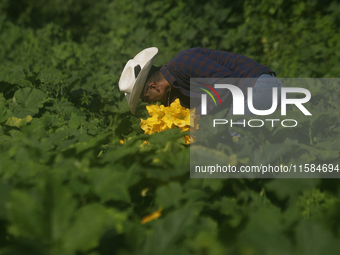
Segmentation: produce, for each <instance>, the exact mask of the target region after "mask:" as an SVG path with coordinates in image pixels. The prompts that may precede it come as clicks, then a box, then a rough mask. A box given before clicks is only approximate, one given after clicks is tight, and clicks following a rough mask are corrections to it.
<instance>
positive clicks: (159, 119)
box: [140, 99, 199, 144]
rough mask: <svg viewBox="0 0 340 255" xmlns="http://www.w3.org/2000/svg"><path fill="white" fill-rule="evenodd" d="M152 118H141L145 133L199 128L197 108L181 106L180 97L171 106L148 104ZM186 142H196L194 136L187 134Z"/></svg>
mask: <svg viewBox="0 0 340 255" xmlns="http://www.w3.org/2000/svg"><path fill="white" fill-rule="evenodd" d="M146 109H147V110H148V112H149V114H150V116H151V117H150V118H148V119H146V120H143V119H141V123H140V127H141V128H142V129H143V130H144V133H145V134H149V135H152V134H154V133H157V132H161V131H164V130H166V129H171V128H177V127H178V128H180V129H181V130H182V131H189V130H190V131H192V132H195V131H196V130H197V129H198V123H197V121H198V119H199V116H198V115H195V109H191V110H190V109H187V108H185V107H183V106H181V104H180V101H179V99H176V100H175V101H174V102H173V103H172V104H171V105H170V106H168V107H165V106H164V105H160V106H159V105H148V106H146ZM184 141H185V143H186V144H190V142H191V143H192V142H195V139H194V137H192V136H190V135H186V136H185V137H184Z"/></svg>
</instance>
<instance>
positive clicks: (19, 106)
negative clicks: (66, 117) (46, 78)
mask: <svg viewBox="0 0 340 255" xmlns="http://www.w3.org/2000/svg"><path fill="white" fill-rule="evenodd" d="M46 100H47V96H46V94H45V93H44V92H42V91H41V90H38V89H35V88H29V87H27V88H23V89H19V90H17V91H16V92H15V94H14V97H13V101H14V104H13V105H12V108H13V115H14V116H15V117H18V118H22V117H26V116H27V115H31V116H34V115H35V114H37V113H38V112H39V108H42V107H43V106H44V105H43V103H44V102H45V101H46Z"/></svg>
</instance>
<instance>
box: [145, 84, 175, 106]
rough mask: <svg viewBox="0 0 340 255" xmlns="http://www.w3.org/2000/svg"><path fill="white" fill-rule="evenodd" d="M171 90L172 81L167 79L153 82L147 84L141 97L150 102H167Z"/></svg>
mask: <svg viewBox="0 0 340 255" xmlns="http://www.w3.org/2000/svg"><path fill="white" fill-rule="evenodd" d="M169 90H170V83H169V82H168V81H167V80H166V79H163V80H161V81H158V82H152V83H150V84H148V85H146V86H145V88H144V92H143V93H142V96H141V99H142V100H143V102H148V103H154V102H161V103H166V101H167V96H168V92H169Z"/></svg>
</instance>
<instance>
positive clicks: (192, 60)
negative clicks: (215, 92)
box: [160, 48, 275, 108]
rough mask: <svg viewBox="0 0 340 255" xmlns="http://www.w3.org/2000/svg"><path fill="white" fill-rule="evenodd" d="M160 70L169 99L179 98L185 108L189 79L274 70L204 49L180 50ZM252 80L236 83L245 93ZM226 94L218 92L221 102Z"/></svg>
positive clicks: (247, 75) (249, 75)
mask: <svg viewBox="0 0 340 255" xmlns="http://www.w3.org/2000/svg"><path fill="white" fill-rule="evenodd" d="M160 70H161V72H162V74H163V75H164V77H165V78H166V79H167V81H168V82H169V83H170V84H171V85H172V88H173V90H174V92H172V93H171V102H173V101H174V100H175V99H176V98H179V99H180V101H181V104H182V106H185V107H187V108H190V78H258V77H259V76H260V75H261V74H263V73H274V72H273V71H272V70H271V69H269V68H268V67H267V66H265V65H262V64H259V63H257V62H256V61H254V60H252V59H250V58H248V57H245V56H243V55H240V54H236V53H231V52H226V51H219V50H211V49H204V48H192V49H187V50H184V51H182V52H180V53H179V54H177V55H176V56H175V57H174V58H173V59H172V60H170V61H169V62H168V63H167V64H166V65H164V66H162V67H161V69H160ZM274 74H275V73H274ZM252 80H254V79H252ZM254 83H255V82H251V83H250V84H249V83H246V82H244V83H239V84H238V86H239V87H240V88H241V89H242V90H243V92H244V93H246V90H247V87H249V86H254ZM228 95H229V91H228V92H226V94H225V95H222V96H221V99H222V101H224V100H226V99H227V98H228ZM208 108H209V106H208Z"/></svg>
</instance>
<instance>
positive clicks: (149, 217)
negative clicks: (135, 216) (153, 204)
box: [140, 208, 162, 224]
mask: <svg viewBox="0 0 340 255" xmlns="http://www.w3.org/2000/svg"><path fill="white" fill-rule="evenodd" d="M161 212H162V208H159V209H158V210H157V211H155V212H153V213H151V214H149V215H146V216H145V217H144V218H143V219H142V220H141V221H140V223H142V224H145V223H147V222H149V221H152V220H155V219H158V218H159V217H161V216H162V213H161Z"/></svg>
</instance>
